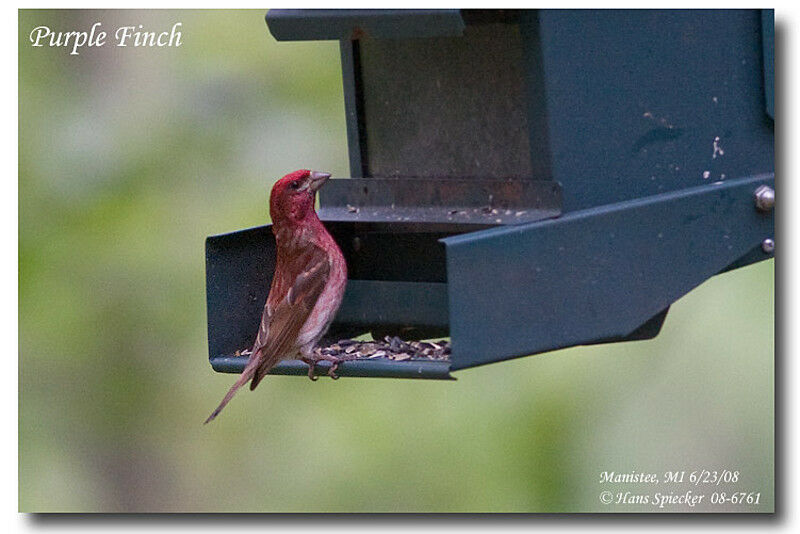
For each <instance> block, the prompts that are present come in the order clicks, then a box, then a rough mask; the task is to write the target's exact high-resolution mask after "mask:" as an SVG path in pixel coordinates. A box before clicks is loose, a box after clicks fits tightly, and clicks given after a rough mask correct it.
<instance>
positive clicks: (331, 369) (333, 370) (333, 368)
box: [328, 362, 339, 380]
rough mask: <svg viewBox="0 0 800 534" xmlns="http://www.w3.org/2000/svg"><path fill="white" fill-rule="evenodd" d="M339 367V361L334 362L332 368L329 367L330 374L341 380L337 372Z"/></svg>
mask: <svg viewBox="0 0 800 534" xmlns="http://www.w3.org/2000/svg"><path fill="white" fill-rule="evenodd" d="M338 368H339V362H334V363H333V364H331V368H330V369H328V376H329V377H331V378H333V379H334V380H339V375H337V374H336V369H338Z"/></svg>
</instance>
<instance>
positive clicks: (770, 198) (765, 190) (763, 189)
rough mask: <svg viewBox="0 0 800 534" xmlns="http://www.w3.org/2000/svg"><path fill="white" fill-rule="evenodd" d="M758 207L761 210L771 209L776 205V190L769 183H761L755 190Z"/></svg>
mask: <svg viewBox="0 0 800 534" xmlns="http://www.w3.org/2000/svg"><path fill="white" fill-rule="evenodd" d="M755 195H756V208H758V209H759V210H760V211H770V210H771V209H772V208H773V207H775V190H773V189H772V188H771V187H770V186H768V185H760V186H758V189H756V192H755Z"/></svg>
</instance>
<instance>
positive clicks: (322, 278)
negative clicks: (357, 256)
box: [250, 247, 330, 390]
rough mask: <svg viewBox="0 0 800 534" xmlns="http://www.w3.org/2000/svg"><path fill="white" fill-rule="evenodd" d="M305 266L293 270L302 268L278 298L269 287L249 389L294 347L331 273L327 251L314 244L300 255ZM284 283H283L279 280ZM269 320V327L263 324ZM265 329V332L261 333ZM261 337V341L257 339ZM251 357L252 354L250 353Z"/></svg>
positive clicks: (254, 352)
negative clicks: (258, 361) (254, 369)
mask: <svg viewBox="0 0 800 534" xmlns="http://www.w3.org/2000/svg"><path fill="white" fill-rule="evenodd" d="M300 261H301V265H295V266H294V267H302V269H297V270H292V271H291V272H299V274H298V275H297V276H296V277H295V278H294V281H293V283H292V285H291V286H289V287H288V289H286V292H285V294H284V295H282V296H280V297H279V298H280V300H278V301H277V302H275V303H273V301H274V300H277V299H276V298H274V296H273V294H272V293H273V292H272V291H270V296H269V297H268V298H267V305H266V306H265V308H264V316H263V317H262V320H261V322H262V328H261V329H260V330H259V335H258V336H257V338H256V339H257V345H256V346H255V347H254V348H253V356H256V355H259V356H260V363H259V365H258V368H257V369H256V371H255V375H254V376H253V380H252V381H251V382H250V389H251V390H252V389H255V388H256V386H258V383H259V382H261V379H262V378H264V375H266V374H267V373H268V372H269V370H270V369H272V367H273V366H274V365H275V364H276V363H278V362H279V361H280V360H281V359H282V358H284V357H285V356H286V355H287V354H288V353H289V352H291V351H292V350H294V349H295V343H296V341H297V336H298V334H299V333H300V330H301V329H302V328H303V325H304V324H305V323H306V321H307V320H308V316H309V315H310V314H311V310H313V309H314V305H315V304H316V303H317V299H319V296H320V295H321V294H322V291H323V289H324V288H325V284H326V282H327V281H328V275H329V274H330V263H329V261H328V255H327V254H326V253H325V252H324V251H323V250H322V249H320V248H317V247H313V249H312V250H311V251H310V252H309V253H308V254H305V255H303V257H301V259H300ZM279 285H281V286H282V284H279ZM275 289H276V291H275V292H276V293H277V294H278V295H281V294H282V293H283V291H282V289H283V288H282V287H281V288H280V289H281V290H280V291H279V288H278V287H276V288H275ZM265 323H267V325H266V328H264V326H265ZM262 330H265V331H266V334H264V335H262V333H261V332H262ZM259 338H261V343H258V341H259ZM251 357H252V356H251Z"/></svg>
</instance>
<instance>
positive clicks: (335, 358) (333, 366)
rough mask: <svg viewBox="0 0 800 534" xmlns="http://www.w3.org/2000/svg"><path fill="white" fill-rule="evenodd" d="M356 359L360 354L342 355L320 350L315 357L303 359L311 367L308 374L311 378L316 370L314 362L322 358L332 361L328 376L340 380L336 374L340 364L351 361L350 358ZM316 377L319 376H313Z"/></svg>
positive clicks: (315, 353)
mask: <svg viewBox="0 0 800 534" xmlns="http://www.w3.org/2000/svg"><path fill="white" fill-rule="evenodd" d="M356 359H358V356H354V355H352V356H351V355H349V354H344V355H342V356H333V355H331V354H322V353H321V352H320V351H315V352H314V357H313V358H303V361H304V362H306V363H307V364H308V367H309V369H308V376H309V378H310V377H311V376H312V373H313V370H314V364H316V362H318V361H321V360H325V361H329V362H331V368H330V369H328V376H329V377H331V378H332V379H334V380H338V379H339V375H337V374H336V370H337V369H339V365H340V364H341V363H342V362H346V361H349V360H356ZM316 379H317V377H314V378H312V380H316Z"/></svg>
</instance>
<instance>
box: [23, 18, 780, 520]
mask: <svg viewBox="0 0 800 534" xmlns="http://www.w3.org/2000/svg"><path fill="white" fill-rule="evenodd" d="M263 16H264V12H263V11H191V12H185V11H178V12H175V11H145V12H142V11H108V12H103V11H68V12H57V11H21V12H20V15H19V40H20V43H19V44H20V48H19V67H20V68H19V84H20V85H19V97H20V104H19V105H20V107H19V112H20V113H19V166H20V167H19V195H20V197H19V207H20V211H19V222H20V235H19V237H20V240H19V266H20V267H19V268H20V271H19V294H20V302H19V325H20V326H19V333H20V352H19V359H20V412H19V415H20V419H19V440H20V443H19V446H20V448H19V450H20V459H19V487H20V492H19V495H20V502H19V507H20V510H22V511H450V512H459V511H546V512H557V511H612V510H651V509H653V507H647V506H642V507H638V508H637V507H630V506H628V507H615V506H613V505H612V506H605V505H603V504H602V503H601V502H600V501H599V499H598V495H599V493H600V491H602V490H603V489H613V490H614V491H617V490H618V489H633V490H635V489H637V486H636V485H631V486H624V485H623V486H619V487H616V488H606V487H604V486H601V485H600V484H599V477H600V472H602V471H612V470H613V471H617V472H630V471H631V470H634V469H635V470H639V471H646V472H663V471H666V470H686V471H687V476H688V472H690V471H692V470H694V469H701V468H710V469H737V470H740V472H741V482H740V483H739V484H738V485H737V486H736V488H737V489H736V491H760V492H761V493H762V498H761V505H760V506H758V507H752V508H751V509H758V510H760V511H768V510H770V509H772V507H773V502H774V496H773V482H772V481H773V461H774V457H773V448H774V447H773V444H774V440H773V430H774V411H773V398H774V386H773V373H774V365H773V330H774V315H773V308H774V290H773V288H774V267H773V262H772V261H769V262H762V263H760V264H757V265H755V266H751V267H748V268H745V269H741V270H738V271H735V272H732V273H728V274H725V275H721V276H717V277H715V278H714V279H712V280H711V281H709V282H707V283H706V284H704V285H703V286H701V287H700V288H698V289H696V290H695V291H693V292H692V293H691V294H690V295H688V296H687V297H685V298H683V299H681V300H680V301H679V302H677V303H676V304H675V305H674V306H673V307H672V310H671V312H670V315H669V317H668V318H667V322H666V324H665V326H664V330H663V332H662V334H661V335H660V336H659V337H658V338H657V339H655V340H652V341H645V342H636V343H627V344H617V345H608V346H596V347H586V348H575V349H570V350H563V351H559V352H557V353H552V354H547V355H542V356H537V357H530V358H523V359H518V360H515V361H511V362H507V363H502V364H496V365H491V366H486V367H482V368H478V369H474V370H469V371H463V372H460V373H457V377H458V381H456V382H452V383H443V382H425V381H411V380H405V381H404V380H377V379H375V380H370V379H344V380H340V381H338V382H335V383H334V382H333V381H330V380H320V381H319V382H318V383H311V382H310V381H308V380H306V379H299V378H290V377H273V378H270V379H268V380H267V381H266V383H265V384H264V385H263V386H262V387H261V388H259V389H258V390H257V391H256V392H254V393H251V392H249V391H245V392H242V393H241V394H240V395H238V396H237V397H236V399H235V400H234V401H233V402H232V403H231V405H230V406H229V407H228V408H227V410H226V411H225V412H224V413H223V414H222V417H220V418H219V419H218V420H217V421H215V422H214V424H212V425H209V426H205V427H204V426H203V425H202V424H201V423H202V421H203V420H204V419H205V417H206V416H207V415H208V413H209V412H210V411H211V410H212V409H213V408H214V407H215V406H216V404H217V402H218V401H219V399H220V398H221V397H222V395H223V394H224V393H225V391H226V390H227V388H228V387H229V386H230V384H231V383H232V382H233V380H234V377H233V375H223V374H217V373H214V372H213V371H212V370H211V368H210V366H209V365H208V362H207V359H206V358H207V348H206V330H205V328H206V326H205V325H206V317H205V301H204V299H205V287H204V283H205V280H204V249H203V247H204V238H205V237H206V236H207V235H211V234H217V233H222V232H228V231H233V230H236V229H240V228H244V227H250V226H255V225H259V224H263V223H264V222H265V221H266V218H267V216H268V214H267V196H268V192H269V188H270V187H271V185H272V183H273V181H274V180H275V179H277V178H279V177H280V176H282V175H283V174H285V173H286V172H289V171H291V170H294V169H296V168H301V167H306V168H314V169H321V170H328V171H331V172H333V174H334V176H339V177H342V176H347V175H348V167H347V146H346V136H345V124H344V109H343V100H342V88H341V74H340V71H339V69H340V66H339V51H338V45H337V43H335V42H312V43H281V44H278V43H276V42H275V41H274V40H273V39H272V37H271V36H270V35H269V33H268V31H267V28H266V26H265V24H264V18H263ZM96 21H100V22H102V23H103V28H104V29H105V30H106V31H109V32H110V31H113V30H114V29H116V28H117V27H118V26H120V25H128V24H142V25H144V27H145V29H150V30H158V31H165V30H166V31H168V30H169V29H170V28H171V26H172V24H173V23H174V22H182V23H183V28H182V30H183V40H184V45H183V46H181V47H180V48H164V49H159V48H154V49H141V48H140V49H136V48H116V47H114V46H110V45H109V44H107V45H106V46H104V47H102V48H94V49H83V50H82V51H81V53H80V55H78V56H71V55H69V54H68V52H67V51H66V50H64V49H63V48H32V47H31V46H30V43H29V42H28V34H29V33H30V31H31V30H32V29H33V28H34V27H35V26H38V25H42V24H44V25H48V26H50V27H51V28H53V29H55V30H62V31H70V30H88V29H89V28H90V27H91V25H92V23H93V22H96ZM619 305H620V306H624V305H625V303H624V295H620V302H619ZM639 488H640V487H639ZM640 489H641V488H640ZM668 489H670V488H666V487H662V488H658V490H659V491H666V490H668ZM671 489H672V490H675V491H677V490H679V489H681V488H671ZM686 489H689V488H688V487H687V488H682V490H683V491H685V490H686ZM731 489H732V488H731V487H729V488H728V491H730V490H731ZM650 490H652V488H650ZM734 508H736V509H742V508H741V507H734ZM667 509H669V508H667ZM698 509H706V510H722V509H724V508H718V507H711V506H700V507H698ZM673 510H674V508H673Z"/></svg>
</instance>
